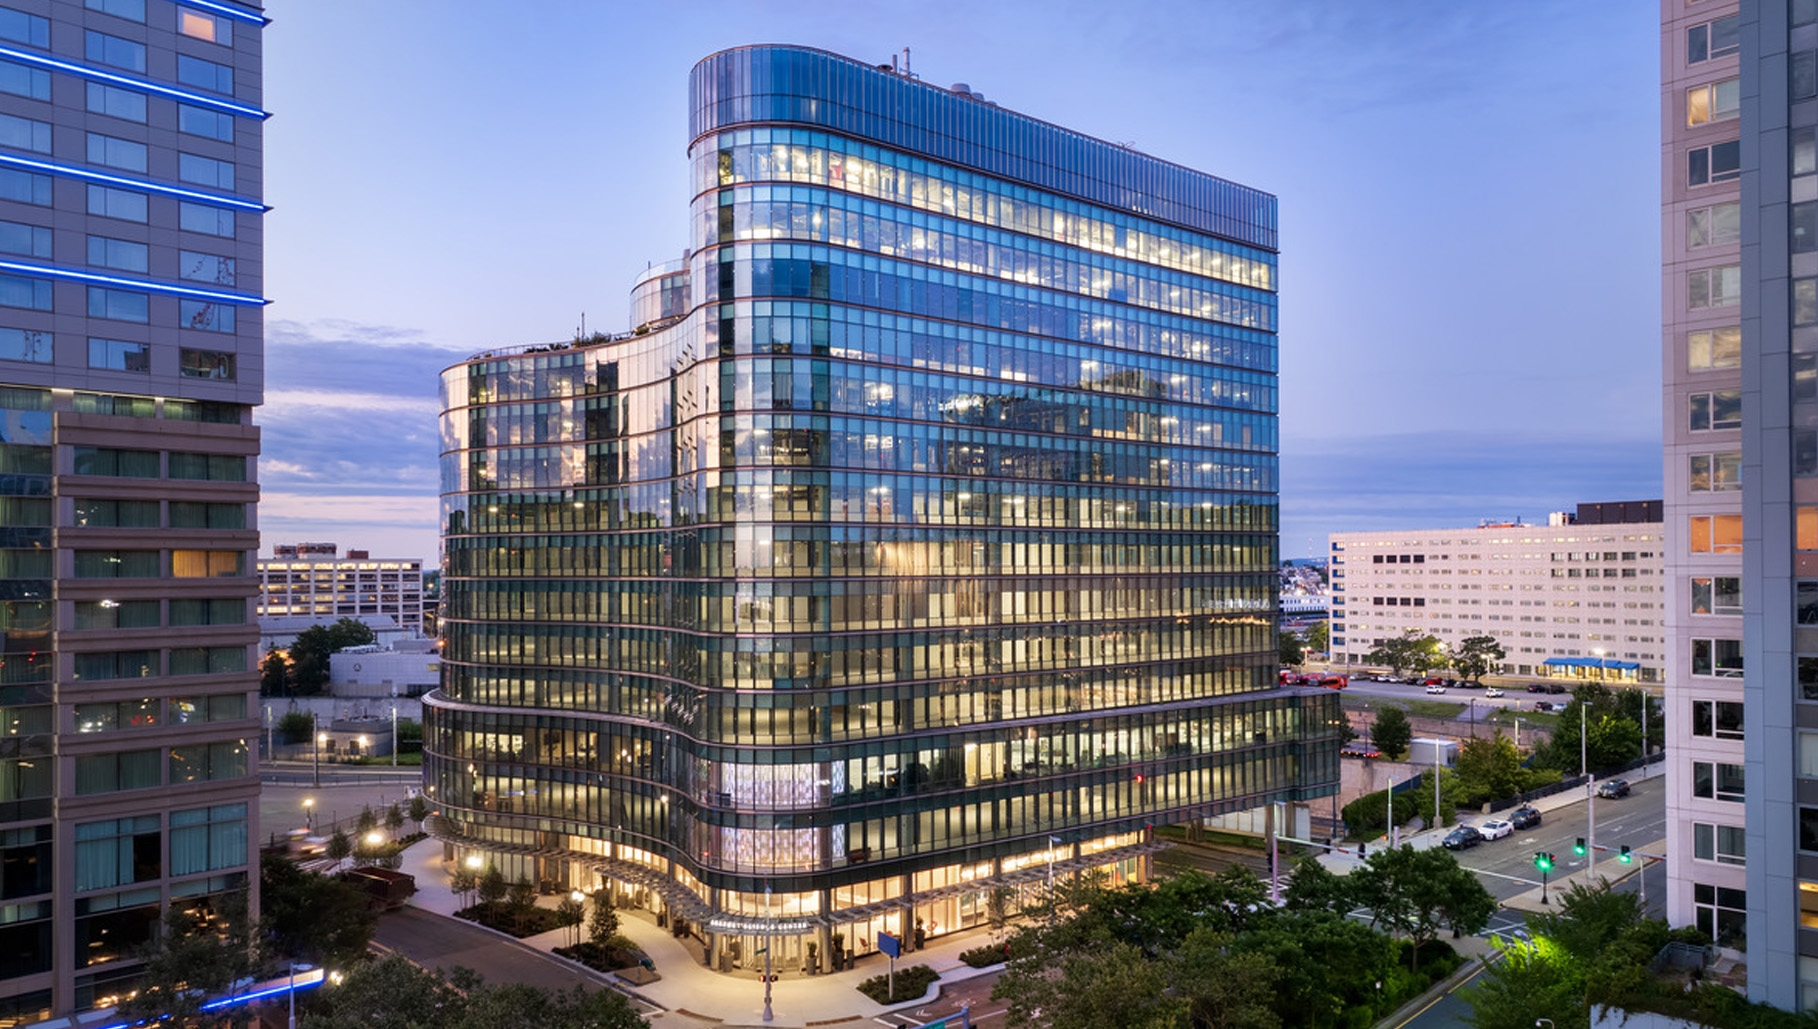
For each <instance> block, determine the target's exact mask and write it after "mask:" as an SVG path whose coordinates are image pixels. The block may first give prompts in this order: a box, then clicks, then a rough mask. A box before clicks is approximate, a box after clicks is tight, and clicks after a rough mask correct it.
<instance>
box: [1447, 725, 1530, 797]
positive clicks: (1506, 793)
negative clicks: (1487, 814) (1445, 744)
mask: <svg viewBox="0 0 1818 1029" xmlns="http://www.w3.org/2000/svg"><path fill="white" fill-rule="evenodd" d="M1453 770H1454V771H1455V772H1457V773H1458V791H1459V796H1458V797H1457V798H1456V799H1457V802H1458V803H1459V804H1460V805H1462V806H1465V807H1474V806H1476V805H1479V804H1482V803H1484V802H1485V801H1490V800H1501V799H1503V798H1504V797H1513V796H1515V795H1517V794H1519V793H1520V792H1521V790H1522V770H1521V752H1520V751H1517V750H1516V749H1515V741H1514V740H1511V739H1509V738H1508V737H1507V736H1504V735H1503V734H1502V731H1501V730H1500V729H1499V730H1497V732H1496V735H1494V736H1488V737H1475V738H1472V739H1468V740H1466V741H1464V745H1463V746H1462V747H1460V748H1459V750H1458V761H1457V763H1456V764H1455V765H1454V766H1453Z"/></svg>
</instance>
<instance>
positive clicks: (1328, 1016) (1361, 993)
mask: <svg viewBox="0 0 1818 1029" xmlns="http://www.w3.org/2000/svg"><path fill="white" fill-rule="evenodd" d="M1236 946H1237V947H1239V948H1241V949H1243V950H1245V951H1249V952H1253V953H1255V954H1258V955H1261V956H1262V957H1264V958H1265V959H1266V960H1267V961H1268V962H1269V964H1270V965H1272V966H1273V967H1274V968H1275V969H1276V972H1277V975H1276V978H1275V989H1274V994H1275V995H1274V998H1273V1000H1272V1003H1271V1006H1272V1008H1273V1009H1274V1011H1275V1013H1276V1014H1277V1015H1279V1016H1280V1018H1281V1021H1282V1024H1283V1025H1290V1026H1296V1027H1300V1026H1307V1027H1311V1029H1328V1027H1331V1029H1337V1027H1340V1026H1356V1025H1368V1024H1370V1023H1371V1022H1372V1021H1374V1018H1369V1019H1364V1018H1359V1017H1358V1013H1359V1012H1366V1013H1369V1014H1371V1015H1374V1016H1375V1018H1380V1017H1382V1016H1383V1015H1386V1014H1388V1010H1385V1009H1392V1008H1393V1007H1395V1006H1396V1004H1398V1003H1399V1001H1398V1000H1389V999H1387V998H1384V996H1383V991H1382V990H1381V989H1379V988H1378V984H1380V983H1382V982H1383V981H1384V980H1385V979H1389V980H1391V981H1392V980H1393V977H1394V973H1395V971H1396V970H1395V969H1394V968H1393V967H1392V964H1393V960H1394V948H1393V946H1392V945H1391V943H1390V941H1389V939H1388V937H1386V936H1384V935H1383V934H1381V933H1379V932H1377V931H1375V930H1374V929H1371V928H1370V927H1369V926H1367V925H1364V924H1363V923H1362V922H1358V921H1356V920H1354V919H1351V918H1347V917H1345V916H1344V915H1342V914H1338V913H1335V912H1332V911H1290V912H1285V913H1283V914H1282V916H1281V917H1279V918H1275V919H1272V920H1270V921H1269V922H1268V923H1267V924H1265V925H1263V926H1261V927H1260V928H1258V929H1256V930H1255V931H1253V932H1250V933H1247V934H1245V935H1244V936H1242V937H1240V938H1239V939H1238V940H1237V942H1236ZM1386 1000H1388V1002H1387V1003H1385V1001H1386Z"/></svg>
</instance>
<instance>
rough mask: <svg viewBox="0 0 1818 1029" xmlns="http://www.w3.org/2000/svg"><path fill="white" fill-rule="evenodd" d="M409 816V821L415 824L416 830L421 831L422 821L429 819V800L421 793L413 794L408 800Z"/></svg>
mask: <svg viewBox="0 0 1818 1029" xmlns="http://www.w3.org/2000/svg"><path fill="white" fill-rule="evenodd" d="M409 814H410V820H411V821H413V822H415V823H417V829H418V830H419V831H421V830H422V828H423V820H424V819H425V818H428V817H429V798H428V797H425V796H423V795H422V794H421V793H417V794H413V795H412V796H411V798H410V810H409Z"/></svg>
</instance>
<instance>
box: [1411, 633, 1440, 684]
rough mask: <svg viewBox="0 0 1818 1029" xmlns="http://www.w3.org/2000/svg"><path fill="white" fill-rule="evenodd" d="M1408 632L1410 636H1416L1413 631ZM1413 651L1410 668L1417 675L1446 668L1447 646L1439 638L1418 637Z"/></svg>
mask: <svg viewBox="0 0 1818 1029" xmlns="http://www.w3.org/2000/svg"><path fill="white" fill-rule="evenodd" d="M1408 632H1409V634H1410V635H1413V634H1414V630H1412V629H1410V630H1408ZM1412 650H1413V656H1412V658H1411V659H1410V660H1409V662H1408V667H1409V669H1411V670H1412V671H1413V672H1414V674H1415V675H1425V674H1427V673H1428V672H1430V671H1432V670H1433V669H1435V668H1444V667H1445V666H1446V651H1445V644H1443V643H1441V642H1440V641H1439V637H1437V636H1431V635H1424V634H1423V635H1416V636H1415V637H1414V644H1413V648H1412Z"/></svg>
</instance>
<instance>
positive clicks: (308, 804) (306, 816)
mask: <svg viewBox="0 0 1818 1029" xmlns="http://www.w3.org/2000/svg"><path fill="white" fill-rule="evenodd" d="M303 822H304V824H305V825H307V826H309V834H310V835H311V836H314V835H315V834H316V798H314V797H304V798H303Z"/></svg>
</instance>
